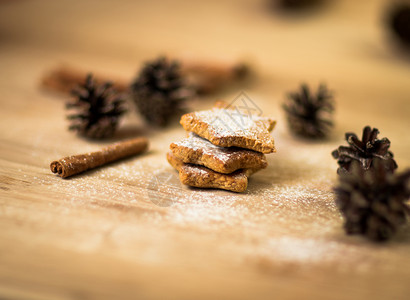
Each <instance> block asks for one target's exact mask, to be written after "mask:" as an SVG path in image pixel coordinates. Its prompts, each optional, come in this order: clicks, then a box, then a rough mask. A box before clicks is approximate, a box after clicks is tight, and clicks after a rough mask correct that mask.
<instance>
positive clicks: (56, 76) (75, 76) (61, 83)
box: [41, 65, 129, 94]
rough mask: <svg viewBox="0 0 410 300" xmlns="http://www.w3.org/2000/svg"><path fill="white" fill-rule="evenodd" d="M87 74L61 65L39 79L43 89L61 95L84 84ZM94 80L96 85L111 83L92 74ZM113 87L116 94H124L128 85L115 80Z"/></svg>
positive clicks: (107, 79)
mask: <svg viewBox="0 0 410 300" xmlns="http://www.w3.org/2000/svg"><path fill="white" fill-rule="evenodd" d="M88 73H89V72H85V71H83V70H79V69H76V68H73V67H69V66H66V65H61V66H59V67H57V68H55V69H53V70H51V71H50V72H48V73H47V74H45V75H44V76H43V78H42V79H41V86H42V87H43V88H45V89H48V90H51V91H54V92H59V93H63V94H70V92H71V91H72V90H73V89H74V88H75V87H77V86H79V85H81V84H83V83H84V80H85V78H86V76H87V74H88ZM93 77H94V80H95V82H96V83H98V84H102V83H104V82H107V81H112V80H111V79H109V78H108V77H104V76H102V75H99V74H93ZM113 87H114V89H115V90H117V91H118V92H121V93H122V92H126V91H127V90H128V88H129V87H128V83H127V82H126V81H124V80H120V79H116V80H115V81H113Z"/></svg>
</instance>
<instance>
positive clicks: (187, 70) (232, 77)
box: [181, 59, 250, 94]
mask: <svg viewBox="0 0 410 300" xmlns="http://www.w3.org/2000/svg"><path fill="white" fill-rule="evenodd" d="M181 71H182V73H183V74H184V75H185V76H186V77H187V79H188V83H189V84H190V85H191V86H193V87H194V88H195V90H196V91H197V93H199V94H210V93H213V92H215V91H217V90H219V89H221V88H223V87H224V86H227V85H229V84H232V83H233V82H235V81H237V80H241V79H243V78H245V77H246V76H248V75H249V73H250V68H249V66H248V65H247V64H245V63H241V62H222V61H201V60H192V59H185V60H182V61H181Z"/></svg>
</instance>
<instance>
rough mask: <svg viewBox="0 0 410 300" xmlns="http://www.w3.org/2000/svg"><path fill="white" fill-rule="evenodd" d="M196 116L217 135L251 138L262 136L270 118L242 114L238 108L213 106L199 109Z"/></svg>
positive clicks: (220, 136)
mask: <svg viewBox="0 0 410 300" xmlns="http://www.w3.org/2000/svg"><path fill="white" fill-rule="evenodd" d="M196 116H197V117H198V118H199V119H200V120H201V121H202V122H205V123H208V124H209V126H210V127H211V130H212V132H213V134H214V135H215V136H216V137H219V138H223V137H230V136H245V137H248V138H251V139H259V138H261V136H260V135H261V131H266V132H267V130H268V128H269V119H268V118H265V117H261V116H256V115H251V114H242V113H241V112H240V111H238V110H232V109H223V108H212V109H211V110H205V111H198V112H196Z"/></svg>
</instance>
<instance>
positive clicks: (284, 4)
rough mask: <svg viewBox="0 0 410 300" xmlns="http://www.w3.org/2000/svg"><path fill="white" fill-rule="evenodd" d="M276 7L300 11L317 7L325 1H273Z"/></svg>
mask: <svg viewBox="0 0 410 300" xmlns="http://www.w3.org/2000/svg"><path fill="white" fill-rule="evenodd" d="M271 2H273V4H274V5H275V6H278V7H279V8H281V9H286V10H299V9H305V8H309V7H313V6H316V5H318V4H320V3H321V2H323V0H271Z"/></svg>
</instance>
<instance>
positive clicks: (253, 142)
mask: <svg viewBox="0 0 410 300" xmlns="http://www.w3.org/2000/svg"><path fill="white" fill-rule="evenodd" d="M180 123H181V125H182V126H183V127H184V129H185V130H187V131H190V132H194V133H196V134H197V135H199V136H200V137H203V138H205V139H207V140H208V141H210V142H211V143H212V144H214V145H217V146H221V147H240V148H246V149H250V150H254V151H258V152H262V153H272V152H276V149H275V145H274V140H273V138H272V136H271V135H270V131H272V129H273V128H274V126H275V124H276V121H275V120H273V119H271V118H267V117H261V116H258V115H254V114H251V113H249V114H248V113H243V112H241V111H240V110H238V109H237V108H235V107H230V108H227V107H226V106H223V105H221V102H219V103H218V104H217V105H216V106H215V107H214V108H212V109H210V110H203V111H197V112H192V113H188V114H185V115H183V116H182V117H181V121H180Z"/></svg>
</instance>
